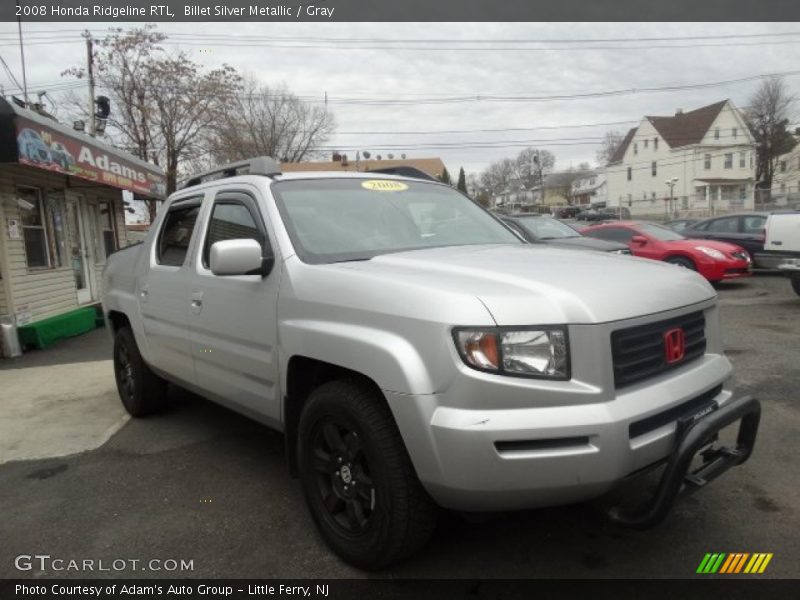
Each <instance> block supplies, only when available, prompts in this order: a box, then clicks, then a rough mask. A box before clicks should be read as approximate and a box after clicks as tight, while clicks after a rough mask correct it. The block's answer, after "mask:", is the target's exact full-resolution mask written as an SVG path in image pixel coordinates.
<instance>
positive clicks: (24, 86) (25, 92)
mask: <svg viewBox="0 0 800 600" xmlns="http://www.w3.org/2000/svg"><path fill="white" fill-rule="evenodd" d="M17 14H19V0H17ZM17 31H18V32H19V58H20V60H21V61H22V97H23V98H25V106H28V79H27V77H26V75H25V50H24V48H23V46H22V17H17Z"/></svg>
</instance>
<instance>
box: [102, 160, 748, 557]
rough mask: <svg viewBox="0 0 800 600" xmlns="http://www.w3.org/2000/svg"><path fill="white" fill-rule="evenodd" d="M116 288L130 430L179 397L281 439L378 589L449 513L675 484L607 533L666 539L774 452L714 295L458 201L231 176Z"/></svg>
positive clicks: (414, 185)
mask: <svg viewBox="0 0 800 600" xmlns="http://www.w3.org/2000/svg"><path fill="white" fill-rule="evenodd" d="M104 280H105V286H104V289H105V296H104V300H103V309H104V313H105V316H106V319H107V322H108V325H109V330H110V331H111V332H113V336H114V368H115V373H116V379H117V385H118V388H119V393H120V396H121V398H122V402H123V403H124V405H125V407H126V409H127V410H128V411H129V412H130V413H131V414H132V415H134V416H142V415H147V414H150V413H153V412H156V411H158V410H161V409H162V408H164V406H165V402H166V395H165V386H166V383H167V382H172V383H173V384H177V385H179V386H183V387H185V388H188V389H190V390H193V391H195V392H196V393H198V394H201V395H203V396H205V397H207V398H210V399H212V400H214V401H216V402H219V403H221V404H223V405H225V406H228V407H230V408H232V409H233V410H236V411H239V412H241V413H243V414H245V415H248V416H250V417H252V418H254V419H257V420H259V421H260V422H262V423H265V424H266V425H268V426H270V427H273V428H275V429H277V430H280V431H282V432H283V433H284V434H285V439H286V455H287V459H288V462H289V466H290V469H291V472H292V473H294V474H297V475H299V477H300V480H301V483H302V487H303V491H304V493H305V497H306V500H307V504H308V507H309V509H310V512H311V515H312V516H313V518H314V521H315V522H316V524H317V526H318V527H319V530H320V532H321V533H322V536H323V537H324V539H325V540H326V542H327V543H328V544H329V545H330V546H331V548H333V549H334V550H335V551H336V552H337V553H338V554H339V555H340V556H341V557H343V558H344V559H345V560H346V561H348V562H350V563H351V564H354V565H357V566H360V567H363V568H380V567H383V566H385V565H388V564H390V563H392V562H394V561H397V560H400V559H402V558H403V557H406V556H408V555H409V554H411V553H412V552H414V551H416V550H417V549H419V548H420V547H421V546H422V545H423V544H424V543H425V542H426V541H427V540H428V538H429V537H430V535H431V533H432V531H433V528H434V524H435V520H436V513H437V507H438V506H443V507H446V508H450V509H456V510H463V511H497V510H509V509H520V508H529V507H537V506H548V505H555V504H564V503H571V502H576V501H581V500H586V499H590V498H594V497H597V496H600V495H603V494H605V493H606V492H609V491H610V490H612V489H614V488H615V487H616V486H617V484H618V483H619V482H621V481H623V480H626V479H627V478H629V477H631V476H632V475H638V474H640V473H644V472H647V471H649V470H651V469H654V468H656V467H659V466H663V468H664V470H663V473H662V475H661V479H660V484H659V485H658V487H657V490H656V492H655V494H654V495H653V496H652V498H649V499H647V501H646V502H643V503H642V504H641V505H640V506H639V507H637V508H635V509H631V510H614V511H612V512H611V518H612V519H614V520H615V521H616V522H617V523H620V524H623V525H628V526H632V527H647V526H651V525H654V524H656V523H658V522H659V521H661V520H662V519H664V517H665V516H666V515H667V513H668V511H669V509H670V507H671V506H672V504H673V502H674V500H675V499H676V497H677V496H678V495H679V494H680V493H681V492H683V491H689V490H693V489H700V488H703V487H705V484H706V483H707V482H709V481H711V480H712V479H714V478H715V477H717V476H718V475H720V474H721V473H723V472H725V471H726V470H727V469H729V468H730V467H732V466H735V465H738V464H741V463H743V462H744V461H745V460H746V459H747V458H748V456H749V455H750V453H751V451H752V448H753V444H754V442H755V438H756V432H757V429H758V421H759V414H760V406H759V403H758V401H756V400H755V399H753V398H751V397H747V396H737V395H735V394H734V392H733V391H732V390H731V389H730V386H729V379H730V376H731V372H732V367H731V363H730V362H729V361H728V359H727V358H726V357H725V355H724V353H723V348H722V335H721V331H720V325H719V319H718V311H717V306H716V294H715V292H714V290H713V288H712V287H711V286H710V285H709V284H708V283H707V282H706V281H705V280H704V279H703V278H702V277H700V276H699V275H697V274H696V273H694V272H692V271H689V270H687V269H680V268H677V267H675V266H673V265H669V264H666V263H658V262H655V261H648V260H644V259H637V258H634V257H630V256H619V255H615V254H613V253H608V252H589V251H587V252H576V251H573V250H565V249H558V248H551V247H546V246H541V245H531V244H526V243H524V242H523V241H522V240H521V239H520V238H518V237H517V236H516V235H514V234H513V233H512V232H511V231H510V230H509V229H508V227H507V226H506V225H504V224H503V223H502V222H501V221H500V220H499V219H497V218H496V217H495V216H493V215H492V214H491V213H489V212H487V211H486V210H484V209H483V208H482V207H480V206H479V205H478V204H477V203H475V202H473V201H472V200H470V199H469V198H467V197H466V196H464V195H462V194H460V193H459V192H457V191H456V190H454V189H453V188H451V187H449V186H447V185H444V184H441V183H436V182H432V181H424V180H421V179H413V178H407V177H393V176H389V175H386V174H378V173H336V174H331V173H298V174H282V173H281V171H280V168H279V166H278V165H277V164H276V163H275V162H274V161H273V160H271V159H269V158H266V157H262V158H257V159H252V160H250V161H244V162H242V163H236V164H232V165H226V166H224V167H221V168H220V169H217V170H215V171H213V172H209V173H205V174H202V175H199V176H196V177H194V178H192V179H191V180H189V181H188V183H187V185H186V186H185V187H184V188H183V189H182V190H180V191H179V192H177V193H175V194H173V195H172V196H171V197H170V198H169V200H168V201H167V203H166V205H165V206H164V207H163V208H162V210H161V211H160V212H159V215H158V217H157V219H156V221H155V223H153V226H152V227H151V229H150V233H149V236H148V238H147V239H146V240H145V242H144V243H142V244H140V245H138V246H134V247H130V248H127V249H125V250H122V251H120V252H117V253H115V254H114V255H112V256H111V257H110V259H109V261H108V265H107V268H106V270H105V276H104ZM737 423H738V426H739V434H738V438H737V442H736V444H735V445H734V446H732V447H726V446H719V445H718V444H717V443H716V442H715V440H716V439H717V432H718V431H719V430H720V429H722V428H723V427H726V426H728V425H734V424H737ZM694 459H697V460H695V462H693V460H694ZM720 503H721V504H725V503H726V502H725V500H723V499H720Z"/></svg>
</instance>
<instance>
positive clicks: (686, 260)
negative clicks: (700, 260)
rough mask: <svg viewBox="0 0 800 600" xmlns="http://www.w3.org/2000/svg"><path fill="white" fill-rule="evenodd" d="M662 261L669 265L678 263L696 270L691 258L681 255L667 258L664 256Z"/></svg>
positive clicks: (680, 265)
mask: <svg viewBox="0 0 800 600" xmlns="http://www.w3.org/2000/svg"><path fill="white" fill-rule="evenodd" d="M664 262H668V263H670V264H671V265H678V266H679V267H683V268H684V269H690V270H692V271H697V266H696V265H695V264H694V262H693V261H692V259H691V258H685V257H683V256H670V257H669V258H665V259H664Z"/></svg>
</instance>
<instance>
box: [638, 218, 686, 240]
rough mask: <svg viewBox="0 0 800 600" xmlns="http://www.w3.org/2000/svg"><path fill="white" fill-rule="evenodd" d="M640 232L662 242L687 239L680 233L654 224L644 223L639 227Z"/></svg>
mask: <svg viewBox="0 0 800 600" xmlns="http://www.w3.org/2000/svg"><path fill="white" fill-rule="evenodd" d="M639 231H641V232H642V233H643V234H644V235H649V236H650V237H654V238H656V239H657V240H661V241H662V242H676V241H678V240H685V239H686V238H685V237H683V236H682V235H681V234H680V233H678V232H676V231H673V230H672V229H669V228H667V227H663V226H662V225H653V224H652V223H643V224H641V225H639Z"/></svg>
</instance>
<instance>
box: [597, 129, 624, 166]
mask: <svg viewBox="0 0 800 600" xmlns="http://www.w3.org/2000/svg"><path fill="white" fill-rule="evenodd" d="M624 139H625V136H624V135H623V134H622V133H621V132H619V131H616V130H614V131H606V134H605V135H604V136H603V141H602V142H600V148H598V149H597V153H596V154H595V160H596V161H597V164H598V165H599V166H601V167H603V166H605V165H607V164H608V163H609V162H611V157H613V156H614V153H615V152H616V151H617V149H618V148H619V147H620V144H622V141H623V140H624Z"/></svg>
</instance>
